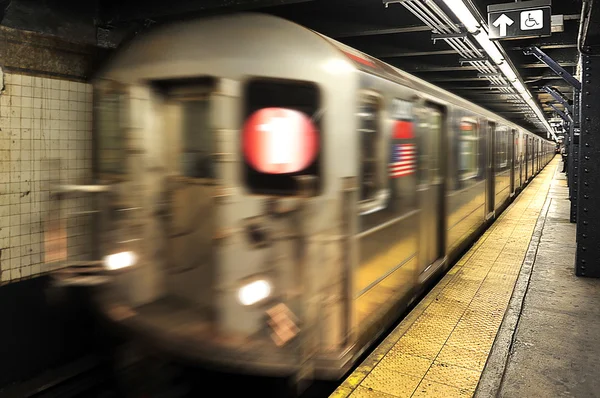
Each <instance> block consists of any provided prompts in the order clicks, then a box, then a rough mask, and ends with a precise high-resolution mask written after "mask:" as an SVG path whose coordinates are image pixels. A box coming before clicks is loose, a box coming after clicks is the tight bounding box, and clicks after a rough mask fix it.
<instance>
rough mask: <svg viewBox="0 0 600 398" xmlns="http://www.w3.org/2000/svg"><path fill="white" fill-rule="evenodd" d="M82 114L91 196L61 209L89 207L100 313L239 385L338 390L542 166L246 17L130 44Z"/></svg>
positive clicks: (474, 124) (426, 88) (513, 138)
mask: <svg viewBox="0 0 600 398" xmlns="http://www.w3.org/2000/svg"><path fill="white" fill-rule="evenodd" d="M94 98H95V105H94V112H95V113H94V121H95V122H94V123H95V137H96V138H95V144H96V148H95V154H96V166H97V170H96V171H97V174H96V180H95V182H94V184H93V185H91V186H80V187H79V188H78V187H71V189H75V190H77V189H79V190H83V191H93V192H95V193H94V194H93V195H94V197H95V198H96V199H97V200H96V203H97V205H98V206H99V207H98V211H99V214H100V216H99V217H97V219H96V223H95V227H94V231H95V240H96V242H97V244H98V253H97V258H96V262H94V263H93V264H97V265H99V266H96V268H93V267H92V268H91V269H92V271H90V269H88V272H87V273H86V275H87V276H88V277H89V276H90V274H93V275H96V276H99V277H100V276H101V277H102V278H103V279H102V281H103V282H102V283H100V284H98V285H96V286H94V287H90V293H91V294H92V296H93V297H94V300H95V303H96V304H97V308H98V309H99V311H100V312H101V313H102V314H103V315H105V316H106V318H108V319H109V320H110V321H111V322H113V323H114V324H115V325H118V326H120V328H119V329H120V330H125V331H126V333H127V334H128V335H129V336H134V337H139V338H141V339H142V340H143V341H145V342H146V343H147V344H150V345H152V346H153V347H155V348H158V349H160V350H163V351H164V352H165V353H168V354H169V355H173V356H175V357H178V358H181V359H185V360H188V361H192V362H195V363H205V364H211V366H215V365H219V366H222V367H223V368H225V369H230V370H231V369H234V370H235V371H237V372H244V373H251V374H262V375H275V376H278V375H280V376H284V375H291V374H294V373H297V372H301V371H302V370H303V369H310V370H311V371H312V372H313V374H314V377H316V378H320V379H335V378H339V377H341V375H343V374H344V372H346V371H347V370H348V369H349V368H350V367H351V366H352V365H353V364H354V363H355V362H356V361H357V359H358V358H359V357H360V355H361V354H362V353H363V352H364V351H365V350H366V349H367V347H369V345H370V344H371V343H372V342H374V341H375V339H376V338H378V336H379V334H380V333H382V331H383V330H385V329H386V327H388V326H390V325H391V324H392V323H393V322H394V321H395V320H396V319H397V318H398V317H399V314H400V313H401V312H402V310H403V309H404V308H406V307H407V305H409V304H410V303H411V302H412V301H413V300H415V298H416V297H418V295H419V293H420V292H422V291H423V289H424V288H425V286H427V284H428V282H431V281H432V279H433V278H432V277H433V276H435V275H439V274H440V272H443V271H444V270H446V269H448V267H450V266H451V265H452V264H453V261H455V260H456V258H457V256H458V255H459V254H460V253H461V252H462V251H463V250H464V249H465V248H466V247H467V246H468V245H469V244H470V243H472V242H473V240H474V239H475V238H476V237H477V236H478V234H480V233H481V232H482V231H483V230H484V229H485V228H486V227H487V226H488V225H489V223H490V222H491V220H493V219H494V218H495V216H496V215H497V214H499V212H500V211H501V210H502V209H503V208H504V207H505V206H507V205H508V204H509V203H510V201H511V199H512V198H513V197H514V196H515V195H516V194H517V193H518V192H519V190H520V189H521V188H523V187H524V186H525V185H526V184H527V182H528V181H530V180H531V179H532V178H533V177H534V176H535V175H536V173H538V171H539V170H541V169H542V168H543V167H544V166H545V165H546V164H547V163H548V162H549V161H550V159H551V158H552V157H553V156H554V144H553V143H551V142H549V141H546V140H544V139H542V138H540V137H538V136H536V135H534V134H532V133H530V132H528V131H525V130H524V129H523V128H522V127H520V126H518V125H516V124H514V123H511V122H509V121H507V120H505V119H503V118H501V117H500V116H498V115H496V114H493V113H491V112H489V111H487V110H485V109H483V108H481V107H479V106H477V105H476V104H473V103H471V102H468V101H466V100H464V99H462V98H459V97H458V96H456V95H453V94H450V93H449V92H446V91H444V90H442V89H440V88H437V87H435V86H433V85H431V84H429V83H427V82H425V81H423V80H421V79H418V78H416V77H414V76H411V75H410V74H408V73H405V72H403V71H402V70H399V69H396V68H394V67H392V66H390V65H387V64H385V63H383V62H381V61H379V60H377V59H374V58H372V57H370V56H368V55H365V54H363V53H361V52H359V51H356V50H354V49H352V48H349V47H347V46H345V45H343V44H341V43H338V42H336V41H334V40H331V39H329V38H327V37H325V36H323V35H320V34H318V33H316V32H314V31H311V30H309V29H306V28H303V27H301V26H299V25H296V24H294V23H292V22H289V21H286V20H283V19H279V18H276V17H273V16H267V15H261V14H239V15H229V16H219V17H212V18H208V19H203V20H195V21H188V22H178V23H174V24H171V25H165V26H162V27H158V28H156V29H155V30H153V31H150V32H148V33H146V34H145V35H141V36H140V37H139V38H136V39H135V40H133V41H132V42H131V43H130V44H128V45H127V46H125V47H124V48H122V49H121V50H120V51H118V53H117V54H116V55H115V57H114V58H113V59H112V60H111V61H110V62H109V63H108V65H107V66H106V68H104V69H103V71H102V72H101V73H100V74H99V76H98V78H97V79H96V80H95V82H94ZM100 265H101V266H100ZM94 273H95V274H94ZM67 274H68V275H70V276H71V277H72V275H73V272H71V273H60V272H58V273H57V274H56V275H57V276H56V277H57V278H67V276H66V275H67Z"/></svg>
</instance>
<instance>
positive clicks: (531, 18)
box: [521, 10, 544, 30]
mask: <svg viewBox="0 0 600 398" xmlns="http://www.w3.org/2000/svg"><path fill="white" fill-rule="evenodd" d="M543 27H544V11H543V10H530V11H523V12H522V13H521V30H536V29H542V28H543Z"/></svg>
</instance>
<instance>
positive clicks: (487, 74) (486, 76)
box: [477, 72, 503, 79]
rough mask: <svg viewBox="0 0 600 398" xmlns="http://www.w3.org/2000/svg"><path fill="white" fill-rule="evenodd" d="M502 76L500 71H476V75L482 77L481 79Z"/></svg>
mask: <svg viewBox="0 0 600 398" xmlns="http://www.w3.org/2000/svg"><path fill="white" fill-rule="evenodd" d="M502 76H503V75H502V73H500V72H495V73H478V74H477V77H480V78H483V79H484V78H488V77H502Z"/></svg>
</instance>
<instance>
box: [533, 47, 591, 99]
mask: <svg viewBox="0 0 600 398" xmlns="http://www.w3.org/2000/svg"><path fill="white" fill-rule="evenodd" d="M523 53H524V54H525V55H533V56H534V57H536V58H537V59H539V60H540V61H542V62H543V63H545V64H546V65H548V67H549V68H550V69H552V71H554V73H556V74H557V75H558V76H560V77H562V78H563V79H564V80H565V81H566V82H567V83H569V84H570V85H571V86H573V87H574V88H575V89H576V90H581V82H580V81H579V80H577V79H576V78H575V77H574V76H573V75H571V74H570V73H569V72H567V71H566V70H565V69H564V68H563V67H562V66H560V65H559V64H558V62H556V61H555V60H553V59H552V58H550V57H549V56H548V55H546V53H544V52H543V51H542V50H540V49H539V48H538V47H527V48H525V49H524V50H523Z"/></svg>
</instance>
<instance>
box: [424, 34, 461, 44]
mask: <svg viewBox="0 0 600 398" xmlns="http://www.w3.org/2000/svg"><path fill="white" fill-rule="evenodd" d="M467 37H469V34H468V33H467V32H459V33H434V34H432V35H431V40H433V44H436V43H437V41H438V40H448V39H463V40H465V39H466V38H467Z"/></svg>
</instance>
